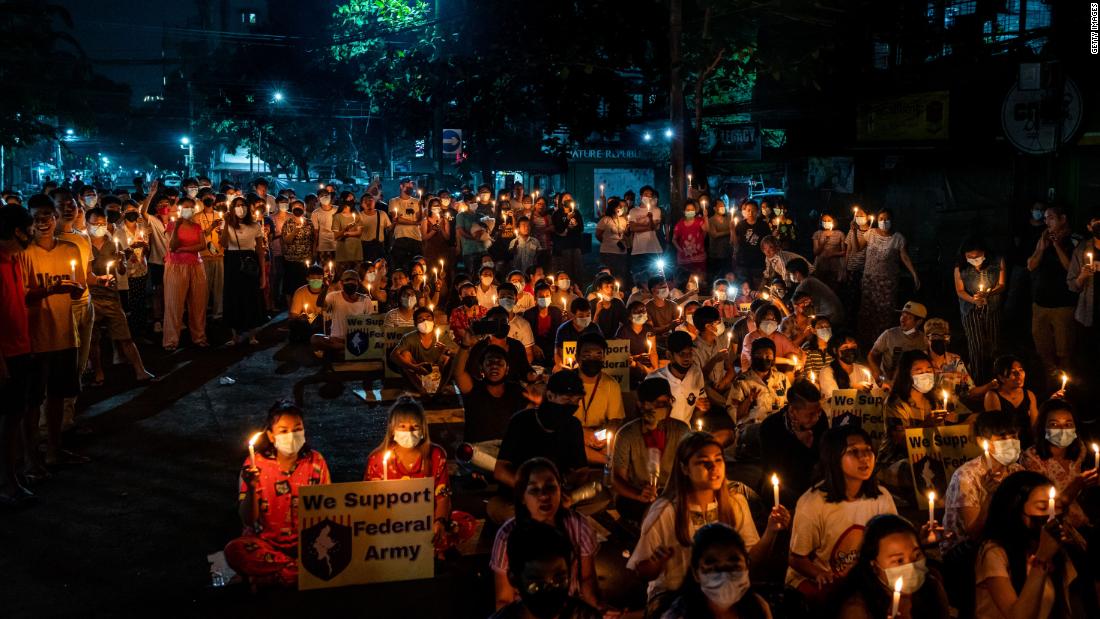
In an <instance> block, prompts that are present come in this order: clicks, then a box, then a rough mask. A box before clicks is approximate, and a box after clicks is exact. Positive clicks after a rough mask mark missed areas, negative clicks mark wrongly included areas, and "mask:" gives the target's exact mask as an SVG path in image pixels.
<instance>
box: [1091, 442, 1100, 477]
mask: <svg viewBox="0 0 1100 619" xmlns="http://www.w3.org/2000/svg"><path fill="white" fill-rule="evenodd" d="M1092 462H1093V466H1092V470H1093V471H1095V472H1097V473H1100V445H1097V444H1096V443H1093V444H1092Z"/></svg>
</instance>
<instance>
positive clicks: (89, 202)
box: [84, 196, 99, 208]
mask: <svg viewBox="0 0 1100 619" xmlns="http://www.w3.org/2000/svg"><path fill="white" fill-rule="evenodd" d="M98 201H99V198H97V197H96V196H84V205H85V206H87V207H88V208H92V207H94V206H95V204H96V202H98Z"/></svg>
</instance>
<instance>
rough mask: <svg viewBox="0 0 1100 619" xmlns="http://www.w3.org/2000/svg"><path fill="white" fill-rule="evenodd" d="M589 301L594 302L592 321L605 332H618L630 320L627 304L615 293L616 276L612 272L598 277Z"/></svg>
mask: <svg viewBox="0 0 1100 619" xmlns="http://www.w3.org/2000/svg"><path fill="white" fill-rule="evenodd" d="M588 301H589V303H591V304H592V314H593V315H592V323H593V324H595V325H597V326H599V328H600V331H601V332H603V333H616V332H617V331H618V330H619V327H621V326H622V325H623V324H625V323H626V321H627V320H629V317H628V316H627V312H626V304H625V303H623V301H622V299H620V298H619V297H618V296H617V295H616V294H615V278H614V277H613V276H611V275H610V274H603V275H599V276H597V277H596V279H595V281H594V284H593V293H592V296H591V297H590V298H589V300H588Z"/></svg>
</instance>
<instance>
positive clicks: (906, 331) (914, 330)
mask: <svg viewBox="0 0 1100 619" xmlns="http://www.w3.org/2000/svg"><path fill="white" fill-rule="evenodd" d="M916 332H917V330H916V329H904V330H902V333H904V334H905V335H907V336H909V337H913V335H914V334H915V333H916Z"/></svg>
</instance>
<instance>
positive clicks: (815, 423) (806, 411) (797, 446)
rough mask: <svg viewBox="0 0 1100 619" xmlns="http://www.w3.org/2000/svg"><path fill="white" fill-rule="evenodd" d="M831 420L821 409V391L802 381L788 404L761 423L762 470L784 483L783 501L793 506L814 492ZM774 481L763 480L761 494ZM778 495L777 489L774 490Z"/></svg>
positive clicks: (791, 394)
mask: <svg viewBox="0 0 1100 619" xmlns="http://www.w3.org/2000/svg"><path fill="white" fill-rule="evenodd" d="M828 428H829V420H828V418H826V417H825V415H824V413H823V412H822V409H821V391H820V390H818V388H817V386H816V385H814V384H813V383H811V382H810V381H808V380H806V379H799V380H796V381H795V382H794V384H793V385H791V388H790V389H789V390H788V391H787V405H786V406H784V407H783V408H782V409H780V410H779V412H777V413H776V414H774V415H769V416H768V417H767V418H766V419H764V421H763V422H761V423H760V447H761V449H760V453H761V462H760V468H761V470H762V471H765V472H768V471H771V472H774V473H775V474H776V475H777V477H778V479H779V480H781V481H782V484H781V486H780V490H781V497H780V499H781V500H780V502H781V503H782V504H783V505H786V506H788V507H793V506H794V504H795V502H796V501H797V500H798V497H800V496H802V494H803V493H804V492H806V491H807V490H809V489H810V486H811V485H812V482H813V478H814V467H815V466H816V465H817V463H818V461H819V460H820V454H821V437H822V436H824V434H825V431H826V430H827V429H828ZM770 481H771V480H770V479H767V478H762V479H761V480H760V490H759V492H760V494H761V495H762V496H766V495H767V494H769V491H768V488H767V486H769V485H771V484H770ZM772 491H773V492H774V488H773V489H772Z"/></svg>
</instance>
